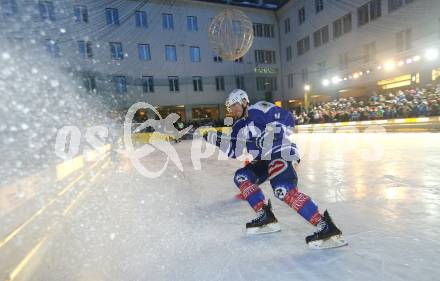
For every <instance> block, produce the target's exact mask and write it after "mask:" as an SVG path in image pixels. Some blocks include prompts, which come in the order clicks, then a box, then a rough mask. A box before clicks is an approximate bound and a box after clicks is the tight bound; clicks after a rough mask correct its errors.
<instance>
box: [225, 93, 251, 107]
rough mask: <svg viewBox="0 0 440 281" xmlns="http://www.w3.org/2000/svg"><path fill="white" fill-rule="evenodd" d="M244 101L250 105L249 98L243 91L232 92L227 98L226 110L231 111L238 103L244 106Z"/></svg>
mask: <svg viewBox="0 0 440 281" xmlns="http://www.w3.org/2000/svg"><path fill="white" fill-rule="evenodd" d="M244 101H247V103H249V97H248V95H247V93H246V92H245V91H243V90H241V89H235V90H232V92H231V93H229V96H228V97H227V98H226V101H225V106H226V109H227V110H228V111H229V108H230V107H231V106H232V105H234V104H236V103H240V104H243V102H244Z"/></svg>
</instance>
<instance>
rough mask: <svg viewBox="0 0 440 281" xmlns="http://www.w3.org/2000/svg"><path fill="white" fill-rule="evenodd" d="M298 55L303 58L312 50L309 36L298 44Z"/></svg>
mask: <svg viewBox="0 0 440 281" xmlns="http://www.w3.org/2000/svg"><path fill="white" fill-rule="evenodd" d="M296 48H297V55H298V56H301V55H303V54H305V53H307V52H308V51H309V50H310V39H309V36H307V37H304V38H303V39H301V40H299V41H298V42H296Z"/></svg>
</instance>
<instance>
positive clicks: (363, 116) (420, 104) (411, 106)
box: [293, 85, 440, 125]
mask: <svg viewBox="0 0 440 281" xmlns="http://www.w3.org/2000/svg"><path fill="white" fill-rule="evenodd" d="M293 115H294V117H295V119H296V123H297V124H299V125H300V124H316V123H330V122H344V121H361V120H378V119H393V118H408V117H422V116H438V115H440V85H439V86H437V87H435V86H427V87H426V88H423V89H421V88H416V89H410V90H404V91H402V90H400V91H397V92H394V93H391V92H390V93H387V94H383V95H382V94H381V95H378V94H376V93H373V95H372V96H370V97H367V98H353V97H349V98H339V99H336V100H333V101H330V102H322V103H315V104H312V105H310V106H309V107H308V108H304V109H303V110H301V111H299V112H293Z"/></svg>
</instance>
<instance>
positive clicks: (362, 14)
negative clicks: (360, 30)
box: [357, 0, 382, 26]
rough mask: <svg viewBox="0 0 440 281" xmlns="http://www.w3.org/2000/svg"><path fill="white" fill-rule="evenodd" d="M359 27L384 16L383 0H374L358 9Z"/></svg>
mask: <svg viewBox="0 0 440 281" xmlns="http://www.w3.org/2000/svg"><path fill="white" fill-rule="evenodd" d="M357 12H358V26H362V25H365V24H367V23H368V22H370V21H373V20H375V19H377V18H379V17H381V16H382V7H381V0H373V1H370V2H368V3H367V4H365V5H363V6H362V7H360V8H358V10H357Z"/></svg>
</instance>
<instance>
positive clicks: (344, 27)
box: [333, 13, 352, 39]
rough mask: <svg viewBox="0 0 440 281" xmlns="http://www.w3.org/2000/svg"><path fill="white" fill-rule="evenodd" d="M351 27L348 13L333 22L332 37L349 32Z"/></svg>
mask: <svg viewBox="0 0 440 281" xmlns="http://www.w3.org/2000/svg"><path fill="white" fill-rule="evenodd" d="M351 29H352V25H351V13H348V14H346V15H345V16H343V17H341V18H339V19H337V20H335V21H334V22H333V39H336V38H338V37H341V36H342V35H344V34H346V33H348V32H350V31H351Z"/></svg>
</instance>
